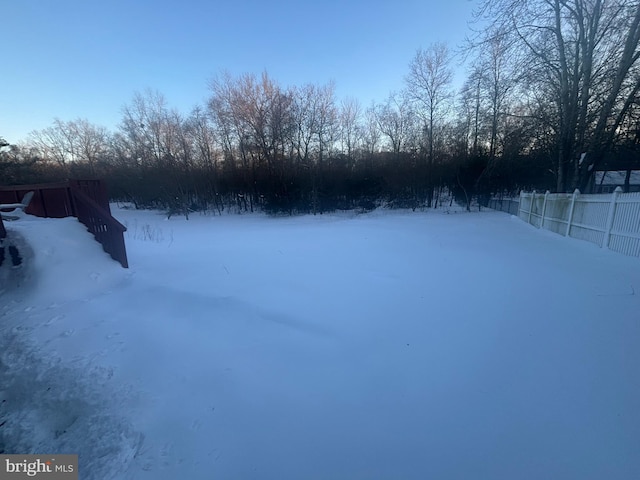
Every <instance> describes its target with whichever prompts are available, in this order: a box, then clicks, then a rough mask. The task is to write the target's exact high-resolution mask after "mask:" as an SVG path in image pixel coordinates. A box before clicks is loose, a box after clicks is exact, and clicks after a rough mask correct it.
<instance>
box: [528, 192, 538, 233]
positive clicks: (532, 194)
mask: <svg viewBox="0 0 640 480" xmlns="http://www.w3.org/2000/svg"><path fill="white" fill-rule="evenodd" d="M535 201H536V191H535V190H534V191H533V192H531V203H530V204H529V220H528V222H529V225H531V213H532V212H533V202H535Z"/></svg>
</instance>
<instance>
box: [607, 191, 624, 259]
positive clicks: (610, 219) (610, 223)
mask: <svg viewBox="0 0 640 480" xmlns="http://www.w3.org/2000/svg"><path fill="white" fill-rule="evenodd" d="M621 193H622V189H621V188H620V187H616V189H615V190H614V191H613V195H611V203H610V204H609V214H608V215H607V228H606V230H605V232H604V238H603V239H602V248H605V247H606V248H609V240H610V239H611V227H613V219H614V218H615V215H616V201H617V200H618V195H620V194H621Z"/></svg>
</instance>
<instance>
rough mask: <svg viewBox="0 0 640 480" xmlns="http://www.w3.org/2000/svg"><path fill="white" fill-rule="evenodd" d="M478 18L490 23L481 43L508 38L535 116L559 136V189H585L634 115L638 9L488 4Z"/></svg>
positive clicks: (522, 1) (584, 0)
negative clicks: (533, 103) (535, 104)
mask: <svg viewBox="0 0 640 480" xmlns="http://www.w3.org/2000/svg"><path fill="white" fill-rule="evenodd" d="M478 14H479V17H480V18H485V19H487V20H488V21H489V22H490V24H489V27H488V29H487V30H486V31H485V32H484V33H483V35H482V39H481V41H480V43H482V42H487V41H490V40H491V39H493V38H495V36H496V35H504V36H506V37H508V39H509V40H508V42H507V43H508V45H509V49H510V50H511V51H512V52H514V56H515V57H516V58H518V61H519V63H518V68H519V69H520V71H521V72H522V73H524V72H526V73H527V74H528V75H527V76H526V78H525V79H524V81H526V83H527V87H528V88H529V89H532V90H535V91H536V93H537V94H536V95H535V97H536V98H537V99H538V100H540V101H541V102H542V105H540V106H539V107H536V108H535V110H537V114H538V116H539V118H542V116H541V115H540V113H542V112H543V113H544V116H545V117H547V118H548V123H547V126H548V128H549V129H550V131H551V133H552V135H553V136H554V142H553V150H554V156H555V163H556V179H557V182H556V183H557V185H556V188H557V190H558V191H566V190H570V189H573V188H574V187H576V186H580V187H584V186H586V184H587V183H588V181H589V177H590V175H591V173H592V171H593V170H594V168H596V167H597V166H598V164H599V163H600V162H601V161H602V158H603V156H604V153H605V152H606V151H608V150H610V149H611V147H612V146H613V144H614V143H615V141H616V138H617V136H618V134H619V128H620V126H621V125H623V124H624V122H625V119H626V118H627V117H628V115H629V114H630V113H631V110H632V109H633V108H636V107H635V106H634V105H635V99H636V97H637V95H638V92H639V90H640V75H639V74H638V65H637V62H638V58H639V57H640V51H639V42H640V2H638V1H637V0H636V1H629V0H486V1H485V2H484V3H483V4H482V7H481V9H480V10H479V12H478ZM585 152H586V153H587V155H586V161H583V162H582V163H581V161H580V159H581V158H584V157H583V155H582V153H585Z"/></svg>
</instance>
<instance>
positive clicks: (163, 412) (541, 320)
mask: <svg viewBox="0 0 640 480" xmlns="http://www.w3.org/2000/svg"><path fill="white" fill-rule="evenodd" d="M114 210H115V211H114V214H115V216H116V217H117V218H118V219H119V220H120V221H121V222H123V223H125V224H126V225H127V226H128V228H129V230H128V232H127V234H126V242H127V249H128V255H129V261H130V265H131V268H130V269H129V270H125V269H122V268H121V267H120V266H119V264H117V263H116V262H114V261H112V260H111V259H110V258H109V257H108V256H107V255H106V254H105V253H104V252H103V251H102V250H101V247H100V245H99V244H97V243H96V242H95V241H93V239H92V238H91V235H90V234H88V233H87V232H86V231H85V229H84V227H83V226H82V225H80V224H79V223H78V222H77V221H76V220H75V219H59V220H55V219H37V218H33V217H29V216H26V217H25V218H22V219H20V220H19V221H16V222H12V223H10V224H9V225H7V227H8V228H9V230H10V233H11V235H13V238H14V240H16V241H18V242H20V241H21V240H20V239H21V238H22V239H24V241H23V247H24V248H25V250H24V251H25V252H26V254H25V264H24V266H23V267H22V269H18V270H16V271H11V272H9V273H7V270H6V268H7V265H6V264H5V265H4V266H3V267H1V268H0V270H3V269H4V275H5V276H4V277H0V278H2V279H4V285H0V289H4V290H3V292H2V293H0V347H1V348H2V350H1V352H2V353H1V354H0V355H1V356H0V380H1V381H2V383H0V395H2V397H1V398H2V399H3V400H5V401H4V402H3V403H2V404H1V405H2V406H0V424H2V422H3V421H4V422H6V423H5V424H4V426H3V427H0V442H3V443H4V445H5V450H6V452H7V453H26V452H25V450H30V451H37V452H38V453H50V452H54V453H78V452H79V453H80V469H81V478H95V479H104V478H110V477H111V478H135V479H175V478H194V479H199V478H225V479H231V478H242V479H249V478H256V479H327V478H332V479H388V478H402V479H424V478H438V479H458V478H465V479H466V478H492V479H513V478H518V479H528V478H530V479H536V480H537V479H539V478H562V479H580V480H583V479H590V478H593V479H602V478H616V479H632V478H634V479H635V478H640V449H639V445H640V409H638V405H640V381H639V380H638V378H639V376H638V375H639V374H638V365H640V349H639V348H638V345H639V344H640V268H639V267H640V261H639V260H638V259H636V258H629V257H624V256H620V255H617V254H613V253H610V252H608V251H605V250H601V249H599V248H597V247H595V246H593V245H591V244H588V243H586V242H580V241H578V240H573V239H566V238H563V237H560V236H557V235H555V234H552V233H550V232H546V231H540V230H536V229H535V228H533V227H531V226H529V225H526V224H525V223H523V222H521V221H520V220H518V219H517V218H515V217H510V216H508V215H506V214H502V213H498V212H483V213H477V212H474V213H464V212H457V213H451V214H445V213H443V212H441V211H436V212H433V211H430V212H427V213H411V212H380V211H378V212H374V213H371V214H367V215H354V214H341V215H322V216H315V217H313V216H306V217H294V218H267V217H264V216H261V215H253V216H247V215H242V216H223V217H207V216H192V217H190V220H188V221H187V220H185V219H184V218H176V217H172V218H171V219H170V220H166V218H165V217H164V216H163V215H161V214H159V213H156V212H148V211H135V210H126V209H114ZM25 243H26V244H27V245H28V246H27V245H24V244H25ZM29 249H30V250H31V251H29ZM1 447H2V444H1V443H0V449H1Z"/></svg>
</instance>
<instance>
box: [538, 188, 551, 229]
mask: <svg viewBox="0 0 640 480" xmlns="http://www.w3.org/2000/svg"><path fill="white" fill-rule="evenodd" d="M550 193H551V192H550V191H549V190H547V191H546V192H544V202H543V203H542V219H541V220H540V228H544V215H545V213H546V212H547V198H548V197H549V194H550Z"/></svg>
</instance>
